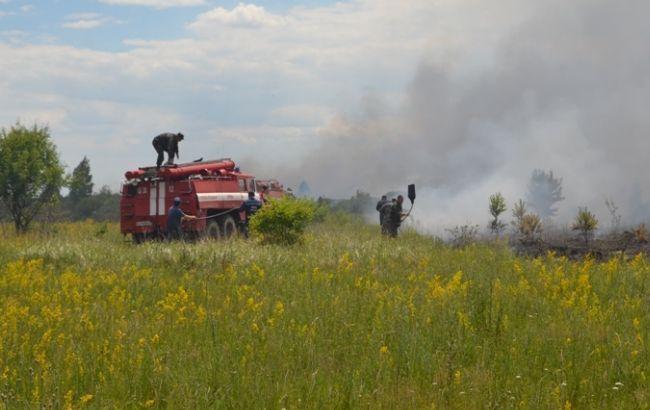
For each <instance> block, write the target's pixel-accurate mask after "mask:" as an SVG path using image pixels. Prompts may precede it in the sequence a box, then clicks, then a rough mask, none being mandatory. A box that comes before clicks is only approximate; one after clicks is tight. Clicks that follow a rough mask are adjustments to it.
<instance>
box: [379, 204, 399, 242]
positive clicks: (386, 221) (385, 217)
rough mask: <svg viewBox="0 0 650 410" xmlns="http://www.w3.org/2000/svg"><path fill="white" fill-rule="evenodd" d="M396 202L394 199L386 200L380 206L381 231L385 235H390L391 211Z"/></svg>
mask: <svg viewBox="0 0 650 410" xmlns="http://www.w3.org/2000/svg"><path fill="white" fill-rule="evenodd" d="M395 203H396V202H395V200H394V199H393V200H392V201H389V200H386V202H385V203H384V204H383V205H382V206H381V208H379V221H380V222H381V233H382V234H383V235H388V233H389V231H390V213H391V210H392V209H393V204H395Z"/></svg>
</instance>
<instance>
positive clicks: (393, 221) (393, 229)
mask: <svg viewBox="0 0 650 410" xmlns="http://www.w3.org/2000/svg"><path fill="white" fill-rule="evenodd" d="M403 202H404V197H403V196H402V195H398V196H397V200H395V202H393V203H392V204H391V207H390V212H389V213H388V218H387V221H386V225H387V233H388V235H390V236H391V237H392V238H396V237H397V230H398V228H399V227H400V225H401V224H402V221H403V220H404V218H405V217H406V214H405V213H404V212H402V203H403Z"/></svg>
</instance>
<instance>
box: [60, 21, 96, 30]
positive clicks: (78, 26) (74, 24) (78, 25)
mask: <svg viewBox="0 0 650 410" xmlns="http://www.w3.org/2000/svg"><path fill="white" fill-rule="evenodd" d="M104 23H105V21H104V20H76V21H70V22H67V23H63V24H62V25H61V27H63V28H69V29H73V30H88V29H91V28H96V27H100V26H103V25H104Z"/></svg>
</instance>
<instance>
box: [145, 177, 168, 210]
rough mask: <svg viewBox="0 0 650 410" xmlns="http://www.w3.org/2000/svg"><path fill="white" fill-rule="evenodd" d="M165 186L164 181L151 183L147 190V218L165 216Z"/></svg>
mask: <svg viewBox="0 0 650 410" xmlns="http://www.w3.org/2000/svg"><path fill="white" fill-rule="evenodd" d="M166 199H167V184H166V183H165V181H151V189H149V216H165V213H166V208H165V206H166Z"/></svg>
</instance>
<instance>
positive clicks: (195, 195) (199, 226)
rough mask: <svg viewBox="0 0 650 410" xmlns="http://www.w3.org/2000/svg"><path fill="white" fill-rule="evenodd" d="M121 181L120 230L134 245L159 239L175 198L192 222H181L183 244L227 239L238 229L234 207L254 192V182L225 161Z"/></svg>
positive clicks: (149, 170)
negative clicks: (189, 240) (200, 239)
mask: <svg viewBox="0 0 650 410" xmlns="http://www.w3.org/2000/svg"><path fill="white" fill-rule="evenodd" d="M124 176H125V178H126V181H125V182H124V184H123V186H122V198H121V200H120V228H121V231H122V234H124V235H131V237H132V238H133V241H134V242H136V243H139V242H142V241H144V240H146V239H156V238H163V237H164V234H165V231H166V228H167V211H168V209H169V208H170V207H171V206H172V204H173V202H174V198H176V197H178V198H180V199H181V209H182V210H183V212H185V213H186V214H189V215H194V216H196V217H197V218H198V219H196V220H188V221H185V222H183V232H184V234H185V235H186V236H187V237H188V238H197V237H200V236H203V235H205V236H209V237H212V238H215V239H217V238H228V237H230V236H232V235H233V234H235V233H237V232H238V231H239V229H240V227H241V224H240V221H241V220H242V219H241V218H242V217H243V215H240V213H239V207H240V206H241V204H242V202H243V201H245V200H246V199H247V198H248V192H249V191H255V190H256V189H255V185H256V184H255V178H254V177H253V176H252V175H248V174H245V173H242V172H240V171H239V169H238V168H237V167H236V166H235V163H234V162H233V161H232V160H231V159H229V158H225V159H219V160H212V161H201V162H191V163H187V164H179V165H167V166H164V167H161V168H160V169H157V168H156V167H144V168H139V169H137V170H134V171H128V172H127V173H126V174H124ZM256 197H257V198H258V199H259V194H256Z"/></svg>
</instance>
